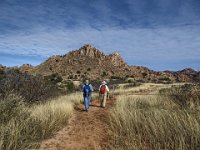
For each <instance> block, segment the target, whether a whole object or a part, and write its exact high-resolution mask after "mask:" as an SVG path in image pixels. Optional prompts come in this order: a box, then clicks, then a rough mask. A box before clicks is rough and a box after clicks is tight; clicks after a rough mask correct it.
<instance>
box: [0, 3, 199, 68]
mask: <svg viewBox="0 0 200 150" xmlns="http://www.w3.org/2000/svg"><path fill="white" fill-rule="evenodd" d="M86 43H89V44H91V45H93V46H94V47H96V48H97V49H99V50H101V51H103V52H104V53H105V54H110V53H112V52H114V51H117V52H119V53H120V54H121V56H122V57H123V58H124V60H125V61H126V62H127V63H128V64H129V65H138V66H145V67H148V68H150V69H153V70H158V71H163V70H172V71H175V70H181V69H184V68H188V67H191V68H193V69H195V70H197V71H199V70H200V1H199V0H0V64H3V65H5V66H20V65H22V64H32V65H34V66H36V65H38V64H40V63H42V62H43V61H45V60H46V59H47V58H48V57H50V56H52V55H63V54H66V53H68V52H69V51H71V50H76V49H79V48H80V47H82V46H83V45H84V44H86Z"/></svg>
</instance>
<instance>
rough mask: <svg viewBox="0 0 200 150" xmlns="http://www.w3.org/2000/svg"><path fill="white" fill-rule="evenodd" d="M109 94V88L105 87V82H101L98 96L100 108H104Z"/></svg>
mask: <svg viewBox="0 0 200 150" xmlns="http://www.w3.org/2000/svg"><path fill="white" fill-rule="evenodd" d="M108 92H109V88H108V86H107V85H106V81H103V82H102V83H101V85H100V87H99V96H100V106H101V107H103V108H105V106H106V99H107V95H108Z"/></svg>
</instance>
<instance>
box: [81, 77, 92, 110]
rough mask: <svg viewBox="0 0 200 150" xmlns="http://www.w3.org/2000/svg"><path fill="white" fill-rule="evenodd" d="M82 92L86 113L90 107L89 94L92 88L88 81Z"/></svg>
mask: <svg viewBox="0 0 200 150" xmlns="http://www.w3.org/2000/svg"><path fill="white" fill-rule="evenodd" d="M82 91H83V97H84V104H85V111H86V112H88V109H89V106H90V99H91V93H92V91H93V87H92V85H91V84H90V83H89V80H86V81H85V84H84V85H83V89H82Z"/></svg>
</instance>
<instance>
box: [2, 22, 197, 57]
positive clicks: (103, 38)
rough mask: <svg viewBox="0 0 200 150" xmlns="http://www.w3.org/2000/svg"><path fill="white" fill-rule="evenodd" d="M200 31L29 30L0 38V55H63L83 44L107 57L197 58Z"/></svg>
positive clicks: (186, 29)
mask: <svg viewBox="0 0 200 150" xmlns="http://www.w3.org/2000/svg"><path fill="white" fill-rule="evenodd" d="M199 35H200V27H198V26H186V27H181V28H159V29H131V28H129V29H125V30H122V29H120V30H116V29H105V30H103V31H98V30H95V29H91V28H87V29H81V30H65V29H63V30H61V29H60V30H46V31H41V30H38V29H35V30H33V32H32V33H31V34H18V35H7V36H1V37H0V41H1V42H0V53H8V54H23V55H41V56H50V55H57V54H65V53H67V52H68V51H70V50H73V49H78V48H79V47H81V46H82V45H83V44H85V43H92V44H93V45H94V46H96V47H97V48H100V49H102V50H104V52H105V53H110V52H112V51H113V50H118V51H120V52H121V53H122V55H123V56H124V57H125V58H127V59H128V58H129V59H130V58H131V57H132V58H136V57H141V58H143V59H147V58H148V59H149V57H151V58H156V59H159V58H162V59H169V58H170V59H180V60H182V59H185V58H188V59H197V58H200V49H199V47H200V37H199Z"/></svg>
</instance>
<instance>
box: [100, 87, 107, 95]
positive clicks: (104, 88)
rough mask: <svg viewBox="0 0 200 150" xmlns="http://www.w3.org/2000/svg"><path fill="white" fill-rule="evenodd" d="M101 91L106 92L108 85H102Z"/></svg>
mask: <svg viewBox="0 0 200 150" xmlns="http://www.w3.org/2000/svg"><path fill="white" fill-rule="evenodd" d="M100 93H101V94H105V93H106V85H102V86H101V88H100Z"/></svg>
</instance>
